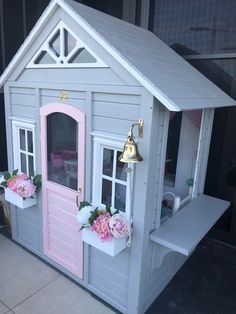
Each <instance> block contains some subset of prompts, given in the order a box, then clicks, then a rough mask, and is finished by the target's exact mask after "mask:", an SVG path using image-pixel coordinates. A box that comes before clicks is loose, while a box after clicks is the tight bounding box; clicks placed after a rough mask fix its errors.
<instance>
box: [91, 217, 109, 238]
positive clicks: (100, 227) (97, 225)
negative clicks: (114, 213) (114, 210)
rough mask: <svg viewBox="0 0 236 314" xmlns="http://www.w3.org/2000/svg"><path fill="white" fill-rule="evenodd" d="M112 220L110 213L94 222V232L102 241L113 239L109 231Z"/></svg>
mask: <svg viewBox="0 0 236 314" xmlns="http://www.w3.org/2000/svg"><path fill="white" fill-rule="evenodd" d="M110 219H111V215H110V213H104V214H101V215H99V216H98V217H97V219H96V220H94V222H93V225H92V231H95V232H96V233H97V235H98V237H99V239H100V240H102V241H109V240H111V239H112V235H111V233H110V229H109V220H110Z"/></svg>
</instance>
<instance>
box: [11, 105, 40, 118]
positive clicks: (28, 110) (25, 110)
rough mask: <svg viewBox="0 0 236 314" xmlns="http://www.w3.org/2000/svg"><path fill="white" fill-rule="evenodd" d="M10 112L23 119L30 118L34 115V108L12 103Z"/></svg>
mask: <svg viewBox="0 0 236 314" xmlns="http://www.w3.org/2000/svg"><path fill="white" fill-rule="evenodd" d="M12 114H13V115H14V116H19V117H22V118H25V119H27V118H29V119H32V118H35V117H36V112H35V108H33V107H28V106H19V105H12Z"/></svg>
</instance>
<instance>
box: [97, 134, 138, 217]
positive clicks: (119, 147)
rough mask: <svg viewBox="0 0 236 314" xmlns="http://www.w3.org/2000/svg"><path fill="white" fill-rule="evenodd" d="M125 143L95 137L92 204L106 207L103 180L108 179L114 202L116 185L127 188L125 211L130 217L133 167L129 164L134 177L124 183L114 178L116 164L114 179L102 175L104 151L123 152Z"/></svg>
mask: <svg viewBox="0 0 236 314" xmlns="http://www.w3.org/2000/svg"><path fill="white" fill-rule="evenodd" d="M124 142H125V139H124V141H123V140H122V141H121V140H118V139H110V138H104V137H101V136H97V135H95V136H94V154H93V157H94V158H93V188H92V203H93V204H94V205H95V206H101V205H104V204H102V203H101V198H102V179H103V178H104V179H108V180H110V181H112V199H113V200H114V193H115V183H121V184H122V185H124V186H126V203H125V211H124V213H125V214H126V215H127V216H128V215H129V210H130V208H131V207H130V204H131V196H132V195H130V185H132V181H133V165H132V164H131V165H130V164H129V167H130V168H131V169H132V172H131V173H132V176H131V179H130V180H129V176H128V175H127V181H126V182H125V181H122V180H119V179H117V178H115V177H114V168H115V166H116V163H113V177H110V176H106V175H104V174H103V173H102V167H103V149H104V148H107V149H111V150H114V151H115V152H117V151H121V152H122V151H123V146H124ZM113 160H114V161H115V160H116V153H115V154H114V159H113Z"/></svg>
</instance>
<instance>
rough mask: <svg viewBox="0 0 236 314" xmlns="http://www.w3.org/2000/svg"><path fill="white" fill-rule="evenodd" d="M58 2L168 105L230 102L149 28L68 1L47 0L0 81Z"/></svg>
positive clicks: (203, 105)
mask: <svg viewBox="0 0 236 314" xmlns="http://www.w3.org/2000/svg"><path fill="white" fill-rule="evenodd" d="M58 6H60V7H61V8H62V9H64V10H65V11H66V12H67V13H68V14H69V15H70V16H71V17H72V18H73V19H74V20H75V21H76V22H77V23H78V24H79V25H80V26H81V27H83V28H84V29H85V30H86V31H87V32H88V33H89V35H90V36H92V37H93V38H94V39H95V40H96V41H97V42H98V43H99V44H100V45H102V46H103V47H104V49H106V50H107V51H108V52H109V53H110V54H111V55H112V56H113V57H114V58H115V59H116V60H117V61H118V62H119V63H120V64H121V65H122V66H123V67H124V68H125V69H126V70H127V71H128V72H129V73H130V74H131V75H133V76H134V77H135V78H136V79H137V80H138V81H139V82H140V83H141V84H142V85H143V86H144V87H145V88H146V89H147V90H148V91H149V92H150V93H151V94H153V96H155V97H156V98H157V99H158V100H159V101H160V102H162V103H163V104H164V105H165V106H166V107H167V108H168V109H169V110H173V111H181V110H192V109H201V108H217V107H224V106H233V105H236V102H235V101H234V100H233V99H232V98H231V97H229V96H228V95H227V94H226V93H224V92H223V91H222V90H221V89H220V88H218V87H217V86H215V85H214V84H213V83H212V82H211V81H209V80H208V79H207V78H206V77H205V76H204V75H202V74H201V73H200V72H198V71H197V70H196V69H195V68H193V67H192V66H191V65H190V64H189V63H188V62H187V61H185V60H184V59H183V58H181V57H180V56H179V55H178V54H176V53H175V52H174V51H173V50H172V49H171V48H169V47H168V46H167V45H166V44H164V43H163V42H162V41H161V40H160V39H158V38H157V37H156V36H155V35H154V34H152V33H151V32H149V31H147V30H145V29H142V28H139V27H137V26H135V25H132V24H129V23H127V22H124V21H122V20H119V19H117V18H114V17H112V16H110V15H107V14H104V13H102V12H99V11H97V10H94V9H91V8H89V7H87V6H84V5H82V4H80V3H77V2H74V1H72V0H53V1H52V2H51V3H50V4H49V6H48V7H47V9H46V10H45V11H44V13H43V15H42V17H41V18H40V20H39V21H38V23H37V24H36V26H35V27H34V29H33V30H32V32H31V33H30V35H29V36H28V37H27V39H26V40H25V42H24V44H23V45H22V47H21V48H20V49H19V51H18V53H17V54H16V56H15V57H14V58H13V60H12V61H11V63H10V64H9V66H8V67H7V69H6V70H5V72H4V73H3V75H2V76H1V78H0V86H2V85H3V84H4V82H5V81H6V80H7V78H8V77H9V75H10V74H11V73H12V71H13V70H14V68H15V66H16V64H17V63H18V62H19V61H20V60H21V58H22V56H23V55H24V53H25V52H26V51H27V49H28V47H29V46H30V44H31V41H32V39H33V38H34V37H35V36H37V34H38V33H39V32H40V31H41V30H42V28H43V27H44V26H45V25H46V23H47V21H48V19H49V18H50V17H51V15H52V14H53V13H54V11H55V9H56V8H57V7H58Z"/></svg>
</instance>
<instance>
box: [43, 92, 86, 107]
mask: <svg viewBox="0 0 236 314" xmlns="http://www.w3.org/2000/svg"><path fill="white" fill-rule="evenodd" d="M58 102H60V99H59V93H58V96H54V97H48V96H42V97H41V105H42V106H44V105H46V104H50V103H58ZM68 104H69V105H72V106H76V107H78V108H83V107H84V100H77V99H71V98H70V99H69V100H68Z"/></svg>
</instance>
